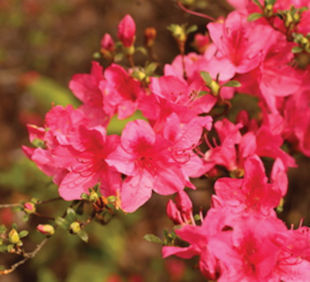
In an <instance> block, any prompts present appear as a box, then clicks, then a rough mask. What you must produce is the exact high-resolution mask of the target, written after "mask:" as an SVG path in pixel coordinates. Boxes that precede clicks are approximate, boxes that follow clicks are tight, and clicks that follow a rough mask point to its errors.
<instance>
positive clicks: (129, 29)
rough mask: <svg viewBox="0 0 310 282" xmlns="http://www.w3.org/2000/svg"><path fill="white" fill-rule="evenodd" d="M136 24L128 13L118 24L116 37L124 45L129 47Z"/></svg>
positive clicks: (133, 37)
mask: <svg viewBox="0 0 310 282" xmlns="http://www.w3.org/2000/svg"><path fill="white" fill-rule="evenodd" d="M135 33H136V24H135V22H134V20H133V18H132V17H131V16H130V15H128V14H127V15H126V16H125V17H124V18H123V19H122V20H121V21H120V23H119V25H118V34H117V36H118V38H119V39H120V41H122V43H123V45H124V46H125V47H130V46H132V45H133V43H134V41H135Z"/></svg>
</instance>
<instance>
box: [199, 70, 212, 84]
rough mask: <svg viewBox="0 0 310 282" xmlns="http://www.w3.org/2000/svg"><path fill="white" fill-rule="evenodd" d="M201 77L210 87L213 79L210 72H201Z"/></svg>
mask: <svg viewBox="0 0 310 282" xmlns="http://www.w3.org/2000/svg"><path fill="white" fill-rule="evenodd" d="M200 76H201V78H202V79H203V81H204V82H205V83H206V84H207V85H210V84H211V83H212V77H211V75H210V74H209V73H208V72H206V71H201V72H200Z"/></svg>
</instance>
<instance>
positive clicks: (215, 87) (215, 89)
mask: <svg viewBox="0 0 310 282" xmlns="http://www.w3.org/2000/svg"><path fill="white" fill-rule="evenodd" d="M208 86H209V88H210V89H211V91H212V94H213V95H214V96H217V95H218V93H219V91H220V85H219V84H218V83H217V82H216V81H214V80H212V82H211V83H210V84H209V85H208Z"/></svg>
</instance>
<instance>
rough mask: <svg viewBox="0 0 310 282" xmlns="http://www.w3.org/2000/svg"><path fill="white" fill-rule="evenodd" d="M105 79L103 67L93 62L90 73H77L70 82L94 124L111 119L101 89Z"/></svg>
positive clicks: (72, 89) (103, 122) (104, 122)
mask: <svg viewBox="0 0 310 282" xmlns="http://www.w3.org/2000/svg"><path fill="white" fill-rule="evenodd" d="M103 79H104V76H103V71H102V67H101V66H100V65H99V63H97V62H93V63H92V69H91V73H90V74H76V75H74V76H73V78H72V79H71V81H70V83H69V88H70V89H71V91H72V92H73V94H74V95H75V96H76V97H77V98H78V99H79V100H81V101H82V102H83V103H84V104H83V105H82V106H81V108H80V109H81V110H83V111H84V112H85V113H86V115H87V116H88V117H89V120H90V121H91V123H92V125H97V124H105V125H106V124H107V123H108V121H109V116H108V112H107V111H104V109H103V107H104V100H103V97H102V93H101V91H100V89H99V84H100V82H101V81H102V80H103ZM109 114H110V113H109ZM110 115H111V114H110Z"/></svg>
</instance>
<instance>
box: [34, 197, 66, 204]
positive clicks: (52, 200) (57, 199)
mask: <svg viewBox="0 0 310 282" xmlns="http://www.w3.org/2000/svg"><path fill="white" fill-rule="evenodd" d="M59 200H62V198H60V197H56V198H53V199H49V200H45V201H40V202H39V205H43V204H48V203H51V202H55V201H59Z"/></svg>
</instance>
